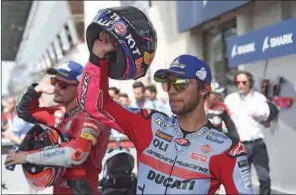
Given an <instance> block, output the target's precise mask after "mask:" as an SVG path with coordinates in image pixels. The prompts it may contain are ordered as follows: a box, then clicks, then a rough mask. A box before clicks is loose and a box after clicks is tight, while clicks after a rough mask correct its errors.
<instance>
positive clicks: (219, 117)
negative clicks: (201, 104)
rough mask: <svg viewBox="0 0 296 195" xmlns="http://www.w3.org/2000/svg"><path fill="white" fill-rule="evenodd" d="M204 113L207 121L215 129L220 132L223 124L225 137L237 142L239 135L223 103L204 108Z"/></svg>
mask: <svg viewBox="0 0 296 195" xmlns="http://www.w3.org/2000/svg"><path fill="white" fill-rule="evenodd" d="M205 111H206V113H207V117H208V119H209V121H211V123H212V124H213V125H214V126H215V128H216V129H218V130H221V131H222V129H223V128H222V123H223V122H224V124H225V126H226V129H227V135H228V136H229V137H231V138H234V139H237V140H239V135H238V132H237V130H236V126H235V124H234V122H233V120H232V119H231V117H230V113H229V109H228V107H227V106H226V105H225V104H224V103H223V102H217V103H216V104H215V105H213V106H211V107H209V106H205Z"/></svg>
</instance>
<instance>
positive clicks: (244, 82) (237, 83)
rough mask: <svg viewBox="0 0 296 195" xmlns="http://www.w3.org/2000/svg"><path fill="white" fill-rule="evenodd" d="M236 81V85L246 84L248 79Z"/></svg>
mask: <svg viewBox="0 0 296 195" xmlns="http://www.w3.org/2000/svg"><path fill="white" fill-rule="evenodd" d="M235 83H236V85H239V84H240V83H242V84H243V85H246V84H247V81H236V82H235Z"/></svg>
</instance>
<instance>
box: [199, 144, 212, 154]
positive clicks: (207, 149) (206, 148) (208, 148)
mask: <svg viewBox="0 0 296 195" xmlns="http://www.w3.org/2000/svg"><path fill="white" fill-rule="evenodd" d="M201 151H202V153H209V152H214V150H213V149H212V148H211V146H210V145H209V144H206V145H203V146H201Z"/></svg>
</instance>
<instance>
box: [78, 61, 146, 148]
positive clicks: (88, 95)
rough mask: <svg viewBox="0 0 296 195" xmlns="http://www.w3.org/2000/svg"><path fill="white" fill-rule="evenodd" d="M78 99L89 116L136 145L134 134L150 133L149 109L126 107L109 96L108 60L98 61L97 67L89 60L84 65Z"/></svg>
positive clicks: (142, 135)
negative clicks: (123, 135)
mask: <svg viewBox="0 0 296 195" xmlns="http://www.w3.org/2000/svg"><path fill="white" fill-rule="evenodd" d="M78 102H79V105H80V107H81V108H82V109H83V110H85V111H86V112H87V113H89V114H90V115H91V116H92V117H94V118H95V119H97V120H99V121H102V122H103V123H104V124H106V125H107V126H109V127H111V128H113V129H115V130H118V131H119V132H121V133H123V134H126V135H127V136H128V137H129V139H130V140H131V141H133V143H134V144H135V145H137V142H139V141H140V139H137V137H138V138H139V137H147V136H148V137H150V136H152V134H151V129H150V127H151V119H150V114H151V112H150V111H149V110H143V109H128V108H125V107H123V106H121V105H120V104H118V103H116V102H114V101H113V100H112V99H111V98H110V96H109V93H108V61H107V60H100V64H99V66H98V65H94V64H93V63H91V62H89V63H88V64H87V65H86V66H85V68H84V70H83V75H82V81H81V82H80V84H79V87H78Z"/></svg>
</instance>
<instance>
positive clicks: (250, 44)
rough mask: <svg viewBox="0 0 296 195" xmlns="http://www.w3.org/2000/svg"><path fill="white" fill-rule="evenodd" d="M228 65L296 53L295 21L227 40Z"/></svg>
mask: <svg viewBox="0 0 296 195" xmlns="http://www.w3.org/2000/svg"><path fill="white" fill-rule="evenodd" d="M227 51H228V60H229V61H228V65H229V67H235V66H239V65H241V64H247V63H251V62H255V61H259V60H266V59H269V58H276V57H280V56H285V55H289V54H295V53H296V19H291V20H285V21H283V22H280V23H277V24H274V25H272V26H268V27H266V28H263V29H260V30H256V31H253V32H250V33H248V34H246V35H242V36H237V37H234V38H230V39H228V40H227Z"/></svg>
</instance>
